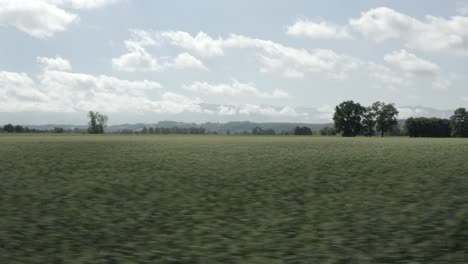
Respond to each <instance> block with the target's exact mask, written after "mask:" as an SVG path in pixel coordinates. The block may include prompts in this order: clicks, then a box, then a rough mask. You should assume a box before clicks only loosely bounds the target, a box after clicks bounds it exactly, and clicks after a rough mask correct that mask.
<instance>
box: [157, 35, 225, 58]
mask: <svg viewBox="0 0 468 264" xmlns="http://www.w3.org/2000/svg"><path fill="white" fill-rule="evenodd" d="M160 35H161V37H162V38H164V39H166V40H168V41H169V42H170V43H171V44H172V45H174V46H178V47H181V48H184V49H186V50H191V51H194V52H196V53H198V54H200V55H203V56H219V55H223V54H224V51H223V40H222V39H220V38H218V39H213V38H212V37H210V36H208V35H207V34H206V33H204V32H199V33H198V34H197V35H196V36H195V37H192V36H191V35H190V34H189V33H187V32H183V31H165V32H161V33H160Z"/></svg>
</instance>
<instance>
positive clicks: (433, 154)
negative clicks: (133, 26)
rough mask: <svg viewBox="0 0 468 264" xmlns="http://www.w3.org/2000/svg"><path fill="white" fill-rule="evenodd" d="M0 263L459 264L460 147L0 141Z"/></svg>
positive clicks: (458, 142)
mask: <svg viewBox="0 0 468 264" xmlns="http://www.w3.org/2000/svg"><path fill="white" fill-rule="evenodd" d="M0 263H5V264H11V263H22V264H23V263H41V264H52V263H413V264H415V263H468V140H464V139H410V138H383V139H381V138H341V137H336V138H335V137H292V136H291V137H280V136H271V137H267V136H264V137H262V136H144V135H139V136H138V135H133V136H120V135H119V136H113V135H104V136H88V135H80V136H78V135H76V136H73V135H69V136H66V135H64V136H53V135H50V136H49V135H41V136H35V135H24V136H14V135H13V136H11V135H4V136H0Z"/></svg>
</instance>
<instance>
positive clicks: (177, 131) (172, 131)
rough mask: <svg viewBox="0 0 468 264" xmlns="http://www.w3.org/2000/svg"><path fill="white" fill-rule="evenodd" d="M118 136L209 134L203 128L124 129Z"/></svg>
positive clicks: (118, 132)
mask: <svg viewBox="0 0 468 264" xmlns="http://www.w3.org/2000/svg"><path fill="white" fill-rule="evenodd" d="M114 133H117V134H145V135H150V134H151V135H153V134H155V135H169V134H180V135H185V134H191V135H200V134H208V133H209V132H207V131H206V129H205V128H202V127H188V128H184V127H146V126H145V127H143V129H142V130H140V131H133V130H129V129H123V130H120V131H117V132H114Z"/></svg>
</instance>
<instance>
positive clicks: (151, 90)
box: [0, 58, 201, 113]
mask: <svg viewBox="0 0 468 264" xmlns="http://www.w3.org/2000/svg"><path fill="white" fill-rule="evenodd" d="M54 60H56V59H51V58H41V59H40V60H39V62H40V63H41V62H42V61H43V62H50V61H54ZM70 68H71V67H70ZM160 88H161V84H159V83H158V82H154V81H148V80H141V81H130V80H123V79H119V78H115V77H112V76H107V75H90V74H83V73H73V72H68V71H62V70H54V69H52V70H51V69H50V68H47V67H46V68H44V71H43V72H42V73H41V74H40V75H38V76H37V78H34V79H33V78H31V77H29V76H28V75H27V74H25V73H16V72H4V71H3V72H0V100H1V101H2V104H1V105H0V111H3V112H21V111H44V112H50V111H52V112H81V111H88V110H90V109H96V110H99V111H105V112H135V111H153V112H166V113H176V112H182V111H194V112H197V111H201V110H200V109H201V107H200V103H201V101H200V99H198V98H191V97H186V96H183V95H177V94H174V93H168V92H165V93H162V94H161V96H160V97H159V98H156V99H151V95H155V94H158V92H159V89H160Z"/></svg>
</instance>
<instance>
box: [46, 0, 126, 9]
mask: <svg viewBox="0 0 468 264" xmlns="http://www.w3.org/2000/svg"><path fill="white" fill-rule="evenodd" d="M38 1H39V0H38ZM45 1H46V2H49V3H52V4H55V5H66V6H70V7H72V8H75V9H94V8H101V7H105V6H108V5H111V4H113V3H116V2H117V1H119V0H45Z"/></svg>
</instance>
